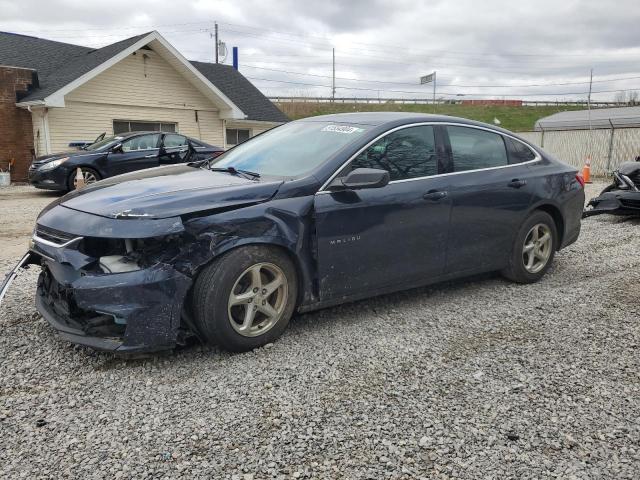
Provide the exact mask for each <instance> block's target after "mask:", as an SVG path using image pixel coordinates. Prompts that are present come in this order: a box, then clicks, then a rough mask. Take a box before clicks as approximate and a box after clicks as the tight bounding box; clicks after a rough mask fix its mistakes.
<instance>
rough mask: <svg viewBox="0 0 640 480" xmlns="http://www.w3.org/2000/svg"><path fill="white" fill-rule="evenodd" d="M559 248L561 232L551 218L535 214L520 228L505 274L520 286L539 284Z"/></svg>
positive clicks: (544, 213)
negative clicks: (559, 234)
mask: <svg viewBox="0 0 640 480" xmlns="http://www.w3.org/2000/svg"><path fill="white" fill-rule="evenodd" d="M557 245H558V231H557V228H556V224H555V222H554V220H553V218H551V215H549V214H548V213H546V212H542V211H536V212H534V213H533V214H532V215H531V216H529V218H528V219H527V220H526V221H525V222H524V224H523V225H522V226H521V227H520V230H519V231H518V235H517V236H516V240H515V244H514V246H513V250H512V253H511V258H510V260H509V265H508V266H507V268H505V269H504V270H503V271H502V274H503V275H504V276H505V277H506V278H508V279H509V280H512V281H514V282H518V283H533V282H537V281H538V280H540V279H541V278H542V277H543V276H544V274H545V273H546V272H547V270H548V269H549V267H550V266H551V262H552V261H553V257H554V255H555V251H556V248H557Z"/></svg>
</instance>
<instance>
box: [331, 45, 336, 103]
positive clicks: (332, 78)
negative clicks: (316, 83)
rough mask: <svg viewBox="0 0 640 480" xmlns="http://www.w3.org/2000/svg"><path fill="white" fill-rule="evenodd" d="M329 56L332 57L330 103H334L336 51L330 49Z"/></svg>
mask: <svg viewBox="0 0 640 480" xmlns="http://www.w3.org/2000/svg"><path fill="white" fill-rule="evenodd" d="M331 55H332V57H333V62H332V64H333V75H332V77H331V101H332V102H335V101H336V49H335V47H334V48H332V49H331Z"/></svg>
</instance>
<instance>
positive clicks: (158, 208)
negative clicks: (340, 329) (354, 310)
mask: <svg viewBox="0 0 640 480" xmlns="http://www.w3.org/2000/svg"><path fill="white" fill-rule="evenodd" d="M583 205H584V190H583V182H582V178H581V177H580V175H579V174H578V172H577V171H576V169H574V168H572V167H569V166H567V165H565V164H563V163H561V162H559V161H557V160H555V159H554V158H552V157H550V156H549V155H548V154H546V153H545V152H544V151H542V150H540V149H539V148H537V147H535V146H533V145H531V144H529V143H527V142H526V141H524V140H523V139H521V138H518V137H517V136H515V135H514V134H512V133H510V132H508V131H506V130H503V129H500V128H496V127H493V126H489V125H485V124H481V123H477V122H472V121H469V120H463V119H458V118H453V117H445V116H432V115H417V114H402V113H356V114H340V115H330V116H321V117H315V118H309V119H304V120H299V121H295V122H290V123H287V124H285V125H282V126H280V127H277V128H274V129H272V130H270V131H268V132H266V133H264V134H262V135H259V136H257V137H254V138H252V139H250V140H249V141H247V142H245V143H242V144H240V145H238V146H237V147H235V148H233V149H231V150H229V151H228V152H226V153H224V154H223V155H221V156H220V157H217V158H215V159H212V160H209V161H199V162H193V163H190V164H183V165H170V166H165V167H159V168H154V169H149V170H145V171H140V172H134V173H130V174H124V175H120V176H117V177H113V178H109V179H106V180H102V181H99V182H97V183H94V184H92V185H88V186H86V187H84V188H82V189H79V190H76V191H74V192H71V193H69V194H67V195H65V196H64V197H61V198H60V199H58V200H56V201H55V202H53V203H52V204H51V205H49V206H48V207H47V208H45V209H44V211H43V212H42V213H41V214H40V216H39V217H38V219H37V224H36V227H35V230H34V234H33V238H32V242H31V246H30V250H29V252H28V253H27V254H26V255H25V257H24V258H23V259H22V261H21V262H20V264H19V265H18V267H16V270H14V272H12V274H10V275H9V279H8V281H5V284H4V285H3V287H2V291H0V294H4V293H5V292H6V290H7V288H8V285H9V283H10V279H11V278H12V277H13V276H15V273H16V271H17V269H18V268H19V267H27V266H30V265H37V266H39V268H41V273H40V276H39V279H38V287H37V294H36V305H37V309H38V311H39V312H40V313H41V314H42V315H43V317H44V318H46V319H47V321H48V322H49V323H50V324H51V325H52V326H53V327H54V328H55V329H56V330H57V331H58V332H59V334H60V336H61V337H62V338H64V339H66V340H69V341H71V342H74V343H77V344H82V345H87V346H90V347H93V348H96V349H101V350H111V351H117V352H150V351H157V350H163V349H171V348H173V347H175V346H176V345H177V344H181V343H183V342H185V340H186V339H188V338H189V337H192V336H195V337H197V338H199V339H200V340H201V341H202V342H205V343H210V344H217V345H219V346H220V347H222V348H224V349H227V350H231V351H246V350H250V349H253V348H256V347H259V346H261V345H264V344H266V343H269V342H272V341H274V340H275V339H276V338H278V337H279V336H280V335H281V334H282V333H283V331H284V330H285V329H286V327H287V324H288V323H289V320H290V318H291V316H292V315H293V314H294V312H305V311H310V310H314V309H319V308H323V307H327V306H331V305H337V304H340V303H344V302H348V301H353V300H358V299H362V298H366V297H371V296H374V295H379V294H384V293H388V292H393V291H398V290H403V289H408V288H412V287H417V286H421V285H425V284H429V283H434V282H438V281H442V280H447V279H452V278H456V277H463V276H468V275H473V274H477V273H481V272H490V271H500V272H502V274H503V275H504V276H505V277H506V278H508V279H510V280H512V281H515V282H520V283H531V282H535V281H537V280H539V279H540V278H541V277H542V276H543V275H544V274H545V272H546V271H547V270H548V269H549V267H550V265H551V263H552V260H553V258H554V254H555V252H556V251H557V250H559V249H561V248H564V247H566V246H567V245H569V244H571V243H572V242H575V241H576V239H577V238H578V235H579V232H580V218H581V214H582V208H583Z"/></svg>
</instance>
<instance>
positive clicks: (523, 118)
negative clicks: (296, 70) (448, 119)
mask: <svg viewBox="0 0 640 480" xmlns="http://www.w3.org/2000/svg"><path fill="white" fill-rule="evenodd" d="M276 105H277V106H278V107H279V108H280V109H281V110H282V111H283V112H284V113H285V114H286V115H287V116H288V117H289V118H290V119H292V120H296V119H298V118H304V117H311V116H314V115H326V114H329V113H346V112H416V113H434V107H433V105H416V104H395V103H384V104H373V103H371V104H367V103H315V102H291V103H289V102H287V103H279V104H276ZM581 109H584V107H578V106H568V105H558V106H535V107H510V106H502V105H500V106H498V105H490V106H488V105H436V107H435V113H437V114H440V115H452V116H454V117H463V118H469V119H471V120H477V121H479V122H485V123H493V119H494V118H497V119H498V120H500V122H501V125H500V126H501V127H503V128H506V129H508V130H512V131H514V132H525V131H529V130H533V125H534V124H535V122H536V120H538V119H539V118H542V117H546V116H548V115H551V114H553V113H557V112H564V111H567V110H581Z"/></svg>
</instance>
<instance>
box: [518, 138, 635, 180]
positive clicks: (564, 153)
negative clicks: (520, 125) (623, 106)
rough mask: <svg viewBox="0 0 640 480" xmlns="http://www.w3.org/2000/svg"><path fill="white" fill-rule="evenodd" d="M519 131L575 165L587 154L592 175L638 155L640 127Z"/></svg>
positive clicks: (578, 166) (566, 161) (583, 160)
mask: <svg viewBox="0 0 640 480" xmlns="http://www.w3.org/2000/svg"><path fill="white" fill-rule="evenodd" d="M518 135H519V136H521V137H522V138H524V139H525V140H528V141H530V142H531V143H533V144H535V145H538V146H539V147H542V148H543V149H544V150H545V151H547V152H549V153H550V154H552V155H554V156H555V157H556V158H558V159H559V160H562V161H563V162H565V163H568V164H569V165H573V166H574V167H576V168H582V167H583V166H584V164H585V160H586V158H587V156H588V155H590V156H591V174H592V175H607V174H609V173H610V172H611V171H612V170H615V169H616V168H617V167H618V165H620V164H621V163H623V162H629V161H632V160H634V159H635V158H636V157H637V156H638V155H640V128H615V129H597V130H546V131H544V132H519V133H518Z"/></svg>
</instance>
